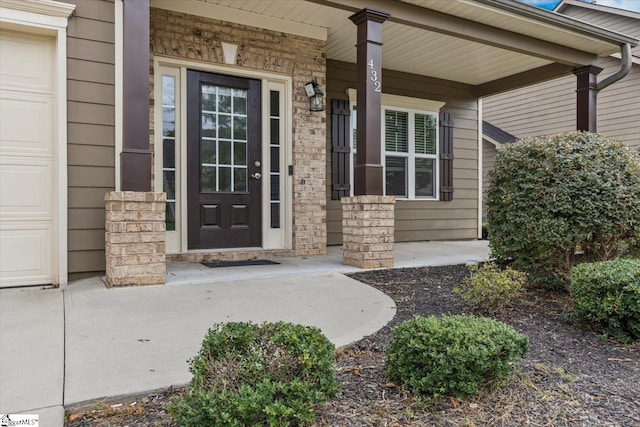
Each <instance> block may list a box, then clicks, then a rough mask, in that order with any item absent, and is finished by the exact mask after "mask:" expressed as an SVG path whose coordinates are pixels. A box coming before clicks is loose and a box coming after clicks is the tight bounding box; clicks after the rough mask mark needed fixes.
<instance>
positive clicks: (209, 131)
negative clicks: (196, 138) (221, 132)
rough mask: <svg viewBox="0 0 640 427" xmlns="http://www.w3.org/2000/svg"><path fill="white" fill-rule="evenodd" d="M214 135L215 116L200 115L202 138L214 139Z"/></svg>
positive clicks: (215, 131)
mask: <svg viewBox="0 0 640 427" xmlns="http://www.w3.org/2000/svg"><path fill="white" fill-rule="evenodd" d="M216 134H217V129H216V115H215V114H210V113H202V131H201V135H202V137H203V138H215V137H216Z"/></svg>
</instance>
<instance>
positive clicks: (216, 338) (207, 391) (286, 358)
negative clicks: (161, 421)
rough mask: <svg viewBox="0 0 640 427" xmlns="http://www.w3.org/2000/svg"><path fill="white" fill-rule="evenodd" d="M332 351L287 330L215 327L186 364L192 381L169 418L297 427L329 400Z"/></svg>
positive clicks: (283, 326)
mask: <svg viewBox="0 0 640 427" xmlns="http://www.w3.org/2000/svg"><path fill="white" fill-rule="evenodd" d="M334 350H335V348H334V346H333V344H332V343H331V342H330V341H329V340H328V339H327V338H326V337H325V336H324V335H322V333H321V332H320V330H319V329H317V328H313V327H308V326H302V325H294V324H291V323H283V322H277V323H264V324H262V325H256V324H252V323H244V322H238V323H223V324H217V325H214V326H213V328H211V329H209V332H208V333H207V335H206V336H205V338H204V341H203V342H202V348H201V350H200V352H199V353H198V354H197V355H196V356H195V357H194V358H193V359H191V360H190V369H189V370H190V371H191V373H192V374H193V378H192V380H191V384H190V385H189V387H188V389H187V391H186V392H185V394H184V395H183V396H181V397H178V398H175V399H174V400H173V401H172V403H171V406H170V412H171V415H172V416H173V417H174V419H175V421H176V422H177V423H178V424H179V425H180V426H194V427H195V426H233V427H236V426H237V427H241V426H249V425H250V426H272V427H276V426H277V427H281V426H298V425H305V424H308V423H310V422H312V421H313V420H314V418H315V416H314V412H313V405H314V404H317V403H321V402H324V401H326V400H327V399H329V398H331V397H333V396H335V394H336V392H337V390H338V383H337V381H336V379H335V376H334Z"/></svg>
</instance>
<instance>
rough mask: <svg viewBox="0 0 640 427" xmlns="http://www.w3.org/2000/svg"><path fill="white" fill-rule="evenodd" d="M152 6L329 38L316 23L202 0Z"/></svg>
mask: <svg viewBox="0 0 640 427" xmlns="http://www.w3.org/2000/svg"><path fill="white" fill-rule="evenodd" d="M151 7H156V8H158V9H166V10H172V11H174V12H182V13H187V14H189V15H195V16H204V17H206V18H212V19H218V20H220V21H227V22H233V23H236V24H242V25H248V26H252V27H257V28H264V29H267V30H272V31H279V32H282V33H288V34H293V35H297V36H303V37H309V38H312V39H318V40H323V41H326V40H327V29H326V28H324V27H319V26H316V25H309V24H304V23H301V22H294V21H287V20H286V19H280V18H274V17H271V16H266V15H260V14H257V13H253V12H248V11H246V10H240V9H233V8H230V7H224V6H218V5H215V4H210V3H206V2H202V1H194V0H181V1H175V0H151Z"/></svg>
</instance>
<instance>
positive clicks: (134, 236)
mask: <svg viewBox="0 0 640 427" xmlns="http://www.w3.org/2000/svg"><path fill="white" fill-rule="evenodd" d="M104 199H105V207H106V225H105V228H106V234H105V252H106V264H107V266H106V277H107V286H110V287H111V286H137V285H161V284H164V283H165V270H166V261H165V209H166V201H167V196H166V194H165V193H152V192H136V191H112V192H110V193H107V194H106V195H105V198H104Z"/></svg>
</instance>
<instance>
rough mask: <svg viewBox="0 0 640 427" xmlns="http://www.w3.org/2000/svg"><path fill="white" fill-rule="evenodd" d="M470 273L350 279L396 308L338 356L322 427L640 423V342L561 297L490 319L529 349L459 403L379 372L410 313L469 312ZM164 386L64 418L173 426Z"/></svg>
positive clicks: (538, 296)
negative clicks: (501, 377) (460, 289)
mask: <svg viewBox="0 0 640 427" xmlns="http://www.w3.org/2000/svg"><path fill="white" fill-rule="evenodd" d="M468 274H469V271H468V269H467V268H466V267H465V266H447V267H425V268H407V269H394V270H376V271H369V272H363V273H356V274H353V275H351V277H353V278H355V279H357V280H359V281H362V282H364V283H367V284H368V285H370V286H373V287H375V288H377V289H380V290H381V291H383V292H384V293H386V294H387V295H389V296H390V297H391V298H393V300H394V301H395V302H396V305H397V314H396V316H395V317H394V319H393V320H392V321H391V322H390V323H389V324H388V325H387V326H385V327H384V328H382V329H381V330H380V331H378V332H377V333H375V334H373V335H371V336H368V337H365V338H363V339H362V340H360V341H358V342H356V343H354V344H352V345H349V346H347V347H343V348H340V349H338V350H337V353H336V354H337V357H336V368H337V379H338V381H339V383H340V384H341V391H340V392H339V394H338V396H337V397H336V398H335V399H333V400H331V401H329V402H328V403H326V404H324V405H322V406H320V407H318V408H317V411H316V423H315V424H314V425H315V426H317V427H325V426H353V427H360V426H389V427H394V426H398V427H399V426H429V425H438V426H524V425H530V426H624V427H626V426H640V343H639V342H636V343H635V344H630V345H621V344H619V343H616V342H615V341H611V340H608V339H605V338H601V337H600V335H599V333H598V332H596V331H591V330H588V329H583V328H581V327H579V326H577V325H575V324H572V323H571V321H569V320H567V314H568V313H570V312H571V300H570V298H569V297H568V295H567V294H564V293H558V292H553V291H549V290H540V289H529V290H528V292H527V294H526V295H525V297H524V300H523V301H522V302H520V303H517V304H515V305H514V306H512V307H509V308H508V310H507V311H506V312H505V313H504V314H503V315H501V316H500V317H498V320H501V321H503V322H505V323H508V324H509V325H511V326H513V328H515V329H516V330H517V331H518V332H521V333H523V334H525V335H527V336H528V337H529V342H530V350H529V352H528V353H527V354H526V355H525V357H524V359H523V360H522V361H520V362H519V363H518V364H517V365H516V366H515V375H514V377H513V378H512V379H511V380H510V381H509V382H508V383H507V384H503V385H501V386H499V387H496V388H494V389H491V388H486V389H483V390H481V392H480V393H479V395H478V396H476V397H473V398H468V399H464V400H458V399H454V398H449V397H443V398H439V399H432V398H420V397H416V396H413V395H412V394H411V393H408V392H406V391H404V390H403V389H402V387H401V386H400V385H397V384H393V383H391V382H389V380H388V379H387V378H386V377H385V375H384V361H385V349H386V346H387V344H388V343H389V340H390V338H391V329H392V328H393V327H394V326H395V325H397V324H398V323H400V322H402V321H404V320H407V319H411V318H412V317H414V316H416V315H422V316H428V315H442V314H462V313H469V312H470V311H469V308H468V307H467V306H466V305H465V304H464V302H463V301H462V299H461V298H460V296H458V295H456V294H454V293H453V292H452V290H453V287H454V286H456V285H459V284H460V283H461V282H462V280H463V279H464V277H466V276H467V275H468ZM183 391H184V390H183V389H168V390H163V391H161V392H156V393H151V394H149V395H147V396H144V397H142V398H138V399H135V401H132V400H131V399H130V400H128V401H122V402H120V403H117V404H115V405H114V404H113V402H111V403H109V404H100V405H97V406H96V407H95V408H94V409H92V410H88V411H85V412H82V413H76V414H70V415H69V416H68V421H67V423H66V424H65V425H66V426H69V427H84V426H115V425H117V426H125V425H126V426H132V427H133V426H172V425H174V424H172V421H171V419H170V417H169V415H168V413H167V411H166V410H165V409H164V405H166V404H167V403H168V402H169V400H170V398H171V396H172V395H176V394H179V393H182V392H183Z"/></svg>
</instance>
